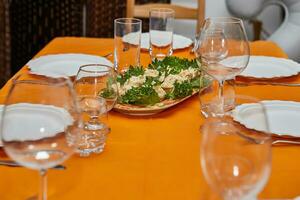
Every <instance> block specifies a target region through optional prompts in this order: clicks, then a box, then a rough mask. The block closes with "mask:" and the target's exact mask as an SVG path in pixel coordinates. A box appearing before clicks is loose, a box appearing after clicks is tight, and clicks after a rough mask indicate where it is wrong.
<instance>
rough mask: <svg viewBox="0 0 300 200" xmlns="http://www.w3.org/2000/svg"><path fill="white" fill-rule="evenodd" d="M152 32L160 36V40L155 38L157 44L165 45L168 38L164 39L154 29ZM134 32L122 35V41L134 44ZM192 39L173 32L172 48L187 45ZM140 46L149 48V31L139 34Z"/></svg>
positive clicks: (180, 47)
mask: <svg viewBox="0 0 300 200" xmlns="http://www.w3.org/2000/svg"><path fill="white" fill-rule="evenodd" d="M154 34H155V35H157V37H160V38H161V40H156V45H157V46H166V45H167V44H168V40H167V39H165V37H162V33H161V31H154ZM135 38H136V33H130V34H128V35H126V36H124V37H123V41H124V42H127V43H129V44H134V45H136V42H135V41H136V40H135ZM192 43H193V41H192V40H191V39H189V38H187V37H184V36H182V35H178V34H173V49H174V50H176V49H184V48H187V47H189V46H190V45H191V44H192ZM141 48H142V49H144V50H148V49H149V33H142V34H141Z"/></svg>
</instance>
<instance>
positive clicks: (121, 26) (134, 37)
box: [114, 18, 142, 73]
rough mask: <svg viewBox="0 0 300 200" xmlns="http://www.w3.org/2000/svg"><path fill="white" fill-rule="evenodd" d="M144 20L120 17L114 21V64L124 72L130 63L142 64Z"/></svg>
mask: <svg viewBox="0 0 300 200" xmlns="http://www.w3.org/2000/svg"><path fill="white" fill-rule="evenodd" d="M141 30H142V21H141V20H139V19H135V18H119V19H115V21H114V43H115V49H114V66H115V69H116V70H117V71H118V72H120V73H122V72H123V71H125V70H126V69H128V68H129V66H130V65H133V66H139V65H140V47H141Z"/></svg>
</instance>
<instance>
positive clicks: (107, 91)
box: [74, 64, 118, 156]
mask: <svg viewBox="0 0 300 200" xmlns="http://www.w3.org/2000/svg"><path fill="white" fill-rule="evenodd" d="M74 87H75V90H76V93H77V95H78V99H79V106H80V109H81V113H82V114H83V119H84V127H83V130H82V133H81V142H80V143H79V147H78V152H79V153H80V155H81V156H88V155H89V154H90V153H101V152H102V151H103V149H104V146H105V140H106V135H107V133H109V132H110V128H109V127H108V125H107V112H108V111H110V110H111V109H112V108H113V107H114V104H115V103H116V100H117V97H118V88H117V84H116V73H115V71H114V69H113V68H112V67H110V66H107V65H101V64H90V65H84V66H81V67H80V68H79V71H78V73H77V76H76V79H75V82H74Z"/></svg>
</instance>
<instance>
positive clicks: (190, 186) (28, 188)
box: [0, 38, 300, 200]
mask: <svg viewBox="0 0 300 200" xmlns="http://www.w3.org/2000/svg"><path fill="white" fill-rule="evenodd" d="M112 51H113V40H112V39H88V38H56V39H54V40H53V41H52V42H50V43H49V44H48V45H47V46H46V47H45V48H44V49H43V50H42V51H41V52H39V53H38V54H37V56H41V55H45V54H55V53H67V52H68V53H71V52H72V53H74V52H77V53H88V54H96V55H105V54H107V53H109V52H112ZM251 52H252V54H256V55H269V56H277V57H286V54H285V53H284V52H283V51H282V50H281V49H280V48H279V47H278V46H276V45H275V44H274V43H271V42H262V41H260V42H254V43H251ZM175 55H177V56H187V57H191V55H190V54H189V53H188V51H187V50H186V51H180V52H175ZM141 60H142V64H144V65H145V64H147V63H148V62H149V56H148V54H147V53H142V56H141ZM24 70H27V68H26V67H24V68H22V69H21V71H24ZM298 79H299V77H294V78H291V80H289V81H298ZM9 85H10V83H9V82H8V84H6V86H4V87H3V88H2V89H1V91H0V101H1V102H2V101H3V97H4V96H5V94H6V93H7V89H8V86H9ZM239 92H241V93H247V94H250V95H256V96H267V95H269V96H274V98H275V93H274V91H271V90H269V89H268V88H267V86H251V87H246V88H239ZM277 96H280V97H282V98H287V99H289V98H300V92H299V93H295V92H293V93H292V92H290V93H289V91H282V90H281V89H280V87H279V88H277V91H276V97H277ZM203 120H204V119H203V117H202V116H201V115H200V111H199V103H198V99H197V97H196V96H195V97H193V98H191V99H189V100H187V101H185V102H183V103H181V104H180V105H178V106H176V107H175V108H171V109H169V110H167V111H165V112H163V113H160V114H158V115H155V116H152V117H148V118H145V117H130V116H126V115H122V114H119V113H116V112H111V113H110V117H109V121H110V124H111V127H112V132H111V134H110V135H109V138H108V141H107V146H106V149H105V151H104V153H102V154H100V155H93V156H91V157H88V158H80V157H78V156H76V155H74V156H73V157H72V158H71V159H70V160H68V161H67V162H66V163H65V164H66V166H67V170H65V171H54V170H51V171H50V172H49V187H48V189H49V199H57V200H60V199H64V200H68V199H70V200H71V199H72V200H74V199H85V200H89V199H91V200H92V199H103V200H120V199H122V200H141V199H143V200H154V199H155V200H167V199H170V200H171V199H172V200H177V199H178V200H199V199H215V195H214V194H213V193H212V192H211V190H210V189H209V187H208V186H207V184H206V182H205V180H204V177H203V175H202V172H201V167H200V159H199V157H200V142H201V133H200V132H199V127H200V125H201V124H202V122H203ZM2 156H3V155H2ZM37 184H38V175H37V172H35V171H32V170H29V169H25V168H8V167H3V166H0V199H1V200H4V199H9V200H14V199H25V198H26V197H29V196H32V195H35V194H36V193H37V188H38V186H37ZM297 195H300V147H299V146H285V147H273V169H272V174H271V177H270V179H269V182H268V184H267V186H266V188H265V189H264V191H263V192H262V194H261V195H260V196H261V197H264V198H292V197H295V196H297Z"/></svg>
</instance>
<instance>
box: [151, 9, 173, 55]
mask: <svg viewBox="0 0 300 200" xmlns="http://www.w3.org/2000/svg"><path fill="white" fill-rule="evenodd" d="M174 13H175V12H174V10H172V9H167V8H153V9H151V10H150V14H149V15H150V16H149V18H150V23H149V37H150V40H149V42H150V49H149V53H150V56H151V59H152V60H154V59H158V60H162V59H163V58H164V57H166V56H170V55H172V53H173V28H174Z"/></svg>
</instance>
